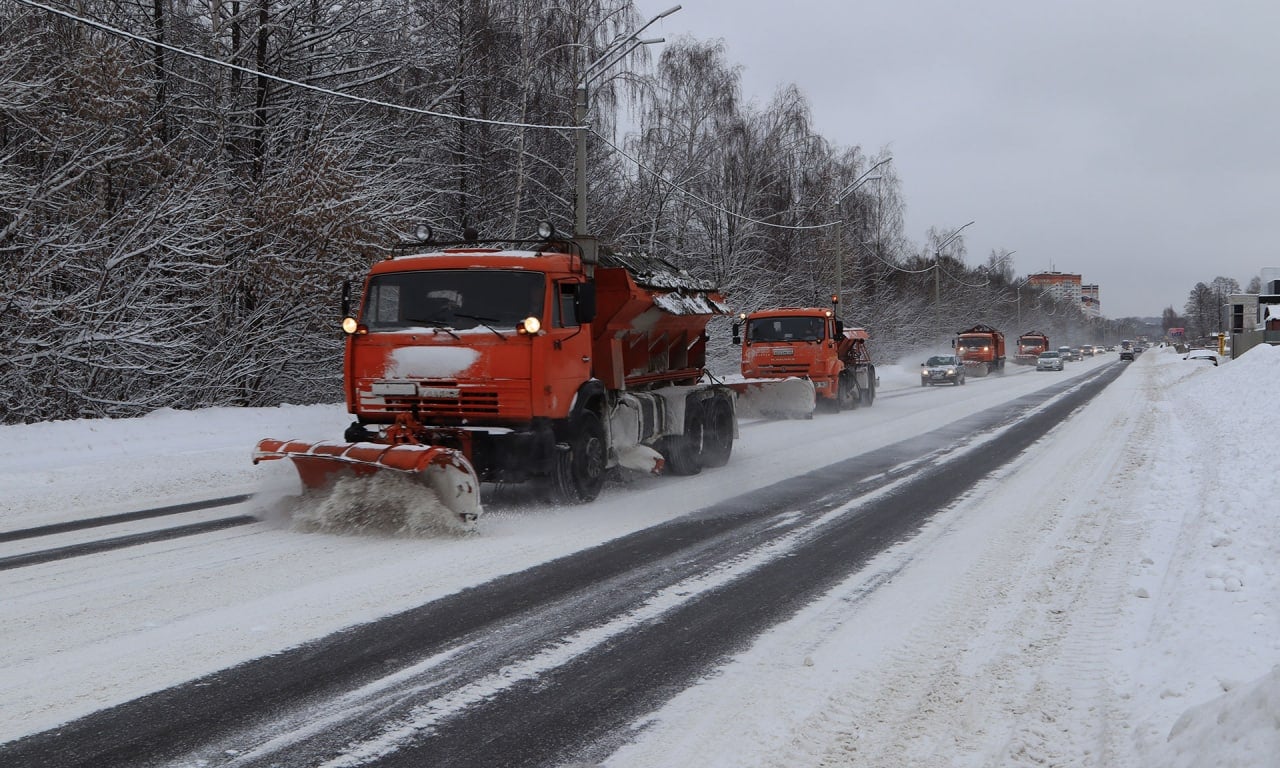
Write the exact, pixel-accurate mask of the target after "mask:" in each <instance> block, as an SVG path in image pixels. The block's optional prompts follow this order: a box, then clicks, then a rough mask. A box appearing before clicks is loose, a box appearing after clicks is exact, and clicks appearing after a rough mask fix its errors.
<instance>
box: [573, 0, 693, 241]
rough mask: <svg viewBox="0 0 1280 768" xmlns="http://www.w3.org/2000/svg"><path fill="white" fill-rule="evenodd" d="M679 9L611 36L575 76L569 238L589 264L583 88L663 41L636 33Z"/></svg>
mask: <svg viewBox="0 0 1280 768" xmlns="http://www.w3.org/2000/svg"><path fill="white" fill-rule="evenodd" d="M680 8H681V6H679V5H677V6H674V7H672V8H668V9H667V10H665V11H663V12H662V13H660V14H658V15H657V16H654V17H653V18H652V19H649V20H648V21H646V22H645V23H644V25H643V26H641V27H640V28H639V29H637V30H636V31H635V32H632V33H631V34H630V35H627V36H626V37H620V38H617V39H615V40H614V41H613V42H612V43H610V44H609V45H608V46H607V47H605V49H604V50H603V51H602V52H601V53H600V55H599V56H597V57H596V59H595V61H592V62H591V63H590V64H587V65H586V66H585V67H583V70H582V75H581V76H580V77H579V78H578V85H577V88H576V89H575V90H574V99H573V121H574V126H575V130H576V131H577V137H576V140H575V141H574V161H573V179H574V185H573V239H574V241H575V242H577V243H578V246H579V247H580V248H581V249H582V257H583V259H584V260H585V261H586V262H587V263H589V264H594V263H595V262H596V261H597V258H596V237H595V235H588V234H587V133H588V130H587V111H588V104H587V87H588V86H590V85H591V83H592V82H594V81H595V80H596V79H597V78H599V77H600V76H601V75H603V74H604V73H605V72H607V71H608V70H609V69H610V68H611V67H613V66H614V65H615V64H617V63H618V62H620V61H622V60H623V59H624V58H626V57H627V56H628V55H629V54H630V53H631V52H632V51H634V50H635V49H637V48H639V47H640V46H642V45H651V44H653V43H661V42H663V41H664V38H661V37H659V38H653V39H649V40H642V39H640V37H639V35H640V33H641V32H643V31H645V30H646V29H648V28H649V27H650V26H652V25H653V24H654V22H656V21H658V20H659V19H664V18H666V17H668V16H670V15H671V14H673V13H675V12H676V11H678V10H680Z"/></svg>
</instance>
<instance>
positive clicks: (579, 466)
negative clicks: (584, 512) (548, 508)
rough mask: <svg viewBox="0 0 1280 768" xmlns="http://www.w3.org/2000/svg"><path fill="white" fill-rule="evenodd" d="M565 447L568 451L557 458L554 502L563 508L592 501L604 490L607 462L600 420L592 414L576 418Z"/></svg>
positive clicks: (553, 483)
mask: <svg viewBox="0 0 1280 768" xmlns="http://www.w3.org/2000/svg"><path fill="white" fill-rule="evenodd" d="M568 443H569V450H567V451H560V452H558V453H557V454H556V464H555V470H554V473H555V474H554V476H553V477H552V481H551V491H552V496H553V500H555V501H558V502H561V503H564V504H581V503H584V502H588V501H593V500H595V498H596V497H597V496H599V495H600V489H601V488H603V487H604V477H605V467H606V465H607V463H608V458H609V448H608V445H607V444H606V443H605V435H604V425H603V424H602V423H601V421H600V417H599V416H598V415H596V414H595V413H593V412H591V411H583V412H582V413H581V414H579V416H578V417H577V418H576V419H574V420H573V424H572V426H571V427H570V434H569V436H568Z"/></svg>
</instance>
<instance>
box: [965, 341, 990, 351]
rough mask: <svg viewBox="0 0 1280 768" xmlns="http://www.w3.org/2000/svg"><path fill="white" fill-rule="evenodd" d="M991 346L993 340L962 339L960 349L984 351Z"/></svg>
mask: <svg viewBox="0 0 1280 768" xmlns="http://www.w3.org/2000/svg"><path fill="white" fill-rule="evenodd" d="M989 346H991V339H961V340H960V347H961V348H963V349H983V348H985V347H989Z"/></svg>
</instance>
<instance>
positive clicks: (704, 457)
mask: <svg viewBox="0 0 1280 768" xmlns="http://www.w3.org/2000/svg"><path fill="white" fill-rule="evenodd" d="M704 410H705V411H706V414H705V416H704V420H703V423H704V425H705V427H704V429H703V431H702V451H701V455H700V456H699V461H698V463H699V464H701V465H702V466H704V467H723V466H724V465H725V464H728V463H729V457H730V456H731V455H733V406H731V405H730V404H729V402H728V400H727V399H726V398H724V397H713V398H711V399H709V400H707V401H706V403H705V404H704Z"/></svg>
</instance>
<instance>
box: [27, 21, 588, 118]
mask: <svg viewBox="0 0 1280 768" xmlns="http://www.w3.org/2000/svg"><path fill="white" fill-rule="evenodd" d="M17 2H19V3H22V4H23V5H27V6H30V7H32V8H39V9H40V10H43V11H48V12H49V13H52V14H55V15H57V16H62V17H63V18H67V19H70V20H72V21H75V22H79V23H80V24H84V25H86V26H90V27H93V28H95V29H100V30H102V31H103V32H107V33H108V34H112V35H117V36H119V37H124V38H127V39H130V40H136V41H137V42H140V43H146V44H147V45H152V46H159V47H160V48H163V49H165V50H166V51H172V52H173V53H176V54H178V55H180V56H187V57H189V58H192V59H196V60H198V61H203V62H206V63H209V64H213V65H215V66H219V67H226V68H227V69H234V70H236V71H238V72H243V73H245V74H248V75H253V76H255V77H262V78H266V79H267V80H272V81H274V82H277V83H281V84H283V85H291V86H293V87H295V88H302V89H304V90H308V91H315V92H316V93H323V94H326V95H328V96H335V97H337V98H339V99H347V100H348V101H355V102H358V103H361V104H369V105H372V106H377V107H384V108H386V109H390V110H394V111H397V112H408V113H410V114H415V115H426V116H428V117H439V118H444V119H446V120H458V121H461V122H466V123H483V124H485V125H500V126H507V127H511V128H540V129H546V130H555V131H583V130H587V129H588V126H585V125H541V124H538V123H515V122H508V121H505V120H486V119H485V118H482V117H467V116H465V115H451V114H448V113H446V112H434V111H432V110H429V109H418V108H417V107H406V106H404V105H402V104H393V103H391V102H389V101H381V100H379V99H369V98H365V97H363V96H355V95H352V94H350V93H343V92H342V91H335V90H332V89H330V88H325V87H323V86H319V85H311V84H309V83H303V82H299V81H297V80H290V79H289V78H287V77H280V76H278V75H272V74H269V73H267V72H260V71H258V70H256V69H252V68H250V67H244V66H241V65H239V64H232V63H230V62H227V61H219V60H218V59H215V58H212V57H210V56H205V55H203V54H200V53H196V52H194V51H188V50H186V49H185V48H178V47H177V46H173V45H169V44H168V43H162V42H160V41H158V40H152V39H151V38H149V37H145V36H143V35H135V34H133V33H132V32H127V31H125V30H123V29H120V28H118V27H113V26H111V25H110V24H104V23H103V22H100V21H95V20H94V19H87V18H85V17H83V16H77V15H76V14H74V13H71V12H69V11H64V10H62V9H61V8H54V7H52V6H48V5H45V4H44V3H38V2H35V0H17Z"/></svg>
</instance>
